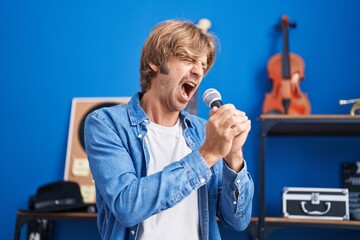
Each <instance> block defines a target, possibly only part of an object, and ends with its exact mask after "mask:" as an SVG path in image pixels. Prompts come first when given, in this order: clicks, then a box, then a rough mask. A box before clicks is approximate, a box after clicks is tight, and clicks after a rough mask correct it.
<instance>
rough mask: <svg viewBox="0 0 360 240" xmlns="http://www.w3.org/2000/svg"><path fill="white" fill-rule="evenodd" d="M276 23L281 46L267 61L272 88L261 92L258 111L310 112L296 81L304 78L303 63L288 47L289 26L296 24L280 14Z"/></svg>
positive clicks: (308, 104) (304, 95) (297, 113)
mask: <svg viewBox="0 0 360 240" xmlns="http://www.w3.org/2000/svg"><path fill="white" fill-rule="evenodd" d="M279 27H281V30H282V37H283V49H282V53H278V54H275V55H273V56H272V57H271V58H270V59H269V61H268V63H267V70H268V75H269V79H270V80H271V81H272V83H273V88H272V91H271V92H270V93H266V94H265V100H264V103H263V109H262V111H263V113H264V114H294V115H304V114H310V111H311V105H310V101H309V99H308V96H307V94H306V93H303V92H302V91H301V89H300V84H299V83H300V81H302V80H303V79H304V68H305V63H304V60H303V59H302V58H301V57H300V56H299V55H297V54H295V53H290V51H289V28H294V27H296V23H289V18H288V16H286V15H284V16H282V17H281V21H280V24H279V25H278V26H277V28H279Z"/></svg>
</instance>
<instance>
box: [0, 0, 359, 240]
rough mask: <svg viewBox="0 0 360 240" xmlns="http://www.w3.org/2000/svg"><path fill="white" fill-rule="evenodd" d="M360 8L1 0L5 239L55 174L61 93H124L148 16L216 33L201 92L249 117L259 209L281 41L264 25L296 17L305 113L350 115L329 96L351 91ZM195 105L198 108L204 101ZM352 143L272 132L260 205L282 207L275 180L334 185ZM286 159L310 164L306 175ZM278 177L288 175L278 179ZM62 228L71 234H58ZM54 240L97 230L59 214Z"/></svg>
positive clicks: (134, 75)
mask: <svg viewBox="0 0 360 240" xmlns="http://www.w3.org/2000/svg"><path fill="white" fill-rule="evenodd" d="M359 11H360V1H356V0H348V1H340V0H316V1H313V0H286V1H285V0H278V1H269V0H255V1H245V0H242V1H235V0H233V1H230V0H223V1H209V0H208V1H205V0H201V1H200V0H199V1H190V0H183V1H171V0H156V1H123V2H121V1H93V0H90V1H68V0H64V1H45V0H39V1H19V0H12V1H10V0H3V1H1V2H0V102H1V107H2V108H1V117H0V159H1V168H0V190H1V198H0V203H1V204H0V226H1V228H0V239H11V238H12V234H13V229H14V223H15V213H16V211H17V209H20V208H26V206H27V199H28V197H29V196H30V195H31V194H33V193H34V192H35V191H36V189H37V187H38V186H40V185H42V184H44V183H48V182H51V181H56V180H60V179H62V178H63V172H64V166H65V155H66V144H67V134H68V126H69V118H70V106H71V99H72V98H73V97H96V96H106V97H107V96H132V95H133V93H134V92H136V91H138V89H139V73H138V68H139V67H138V63H139V56H140V51H141V47H142V44H143V42H144V40H145V39H146V37H147V35H148V34H149V32H150V30H151V27H152V26H154V25H155V24H156V23H158V22H160V21H163V20H166V19H170V18H184V19H190V20H193V21H197V20H199V19H200V18H203V17H206V18H208V19H210V20H211V22H212V28H211V31H212V32H214V33H215V34H217V36H218V37H219V39H220V42H221V50H220V54H219V55H218V56H217V59H216V63H215V66H214V68H213V69H212V70H211V71H210V73H209V74H208V76H207V77H206V79H205V80H204V82H203V84H202V85H201V87H200V92H203V91H204V90H205V89H206V88H208V87H215V88H218V89H219V90H220V92H221V93H222V95H223V96H224V97H223V98H224V102H231V103H234V104H235V105H236V106H237V107H238V108H241V109H243V110H244V111H246V112H247V114H248V116H249V117H250V118H251V119H252V123H253V128H252V132H251V134H250V136H249V139H248V142H247V144H246V146H245V151H246V153H245V156H246V159H247V161H248V165H249V171H250V172H251V174H252V175H253V177H254V179H255V184H256V187H257V192H256V195H255V200H254V216H257V214H258V196H259V194H258V189H259V186H258V178H259V172H258V170H259V123H258V121H257V118H258V116H259V115H260V113H261V106H262V102H263V98H264V94H265V93H266V92H269V91H270V90H271V87H272V84H271V82H270V81H268V78H267V72H266V63H267V60H268V59H269V58H270V57H271V56H272V55H273V54H275V53H277V52H279V51H281V35H280V34H279V33H277V32H275V31H274V28H273V26H274V24H276V23H277V22H278V20H279V18H280V16H281V15H282V14H288V15H289V17H290V18H291V19H293V20H295V21H296V22H297V24H298V27H297V29H295V30H291V31H290V50H291V51H292V52H296V53H298V54H300V55H301V56H302V57H303V59H304V60H305V64H306V68H305V80H304V81H303V82H302V83H301V85H300V86H301V89H302V91H303V92H306V93H308V94H309V99H310V101H311V104H312V113H314V114H348V112H349V109H350V106H345V107H341V106H339V104H338V101H339V99H342V98H345V99H346V98H358V97H360V92H359V89H360V81H359V80H360V71H359V68H360V44H359V42H360V15H359V14H358V13H359ZM199 115H201V116H203V117H205V118H207V116H208V109H207V108H206V107H205V106H203V104H200V106H199ZM285 143H286V145H285ZM357 143H359V141H358V139H353V138H351V139H350V140H349V139H332V138H325V139H324V138H321V139H320V138H306V137H304V138H299V139H294V138H288V139H286V141H284V139H280V138H274V139H271V140H270V141H269V145H268V146H269V152H268V159H273V160H274V161H273V162H271V164H270V163H269V164H268V165H269V170H270V171H271V174H268V176H267V183H268V184H270V183H271V184H272V185H274V187H268V189H267V193H268V195H269V197H270V199H269V201H268V203H267V207H268V209H269V212H268V214H269V215H273V216H278V215H280V214H281V208H280V206H281V205H280V199H281V196H280V192H281V188H282V187H283V186H284V184H286V185H289V186H296V185H299V186H319V187H340V186H341V182H340V166H341V163H342V162H344V161H359V160H360V159H359V152H356V151H355V150H357V151H358V149H355V146H354V145H356V144H357ZM315 146H316V147H315ZM325 150H326V151H325ZM313 160H316V161H313ZM317 161H319V162H317ZM314 162H317V163H316V164H314ZM294 166H296V167H294ZM296 169H300V170H304V171H307V170H308V169H312V170H311V171H309V172H307V175H306V176H304V175H301V173H300V171H295V170H296ZM324 169H325V170H326V171H325V170H324ZM294 173H296V174H294ZM279 176H281V177H279ZM287 177H288V178H289V181H288V182H285V183H284V182H281V181H280V180H279V178H281V179H284V178H287ZM312 179H315V180H314V182H312ZM69 229H71V233H64V231H67V230H69ZM297 232H299V229H290V230H289V229H286V230H283V231H279V232H277V233H276V234H274V236H273V237H272V239H289V235H290V236H292V237H294V236H296V235H297ZM222 233H223V238H224V239H238V238H243V239H247V236H246V234H244V233H235V232H232V231H227V230H224V229H222ZM294 233H295V234H294ZM301 233H303V234H308V236H317V237H315V238H313V239H339V236H342V237H343V239H345V238H347V239H351V238H353V239H355V238H356V236H355V235H356V234H357V238H359V234H360V233H356V232H352V231H341V230H337V231H333V230H321V231H319V230H315V229H310V230H304V231H301ZM326 234H327V235H326ZM23 235H24V233H23ZM321 236H322V237H321ZM325 236H326V237H325ZM55 239H67V240H68V239H70V240H71V239H98V235H97V230H96V225H95V223H94V222H92V221H90V222H85V223H81V222H75V223H60V224H57V226H56V230H55ZM308 239H311V238H310V237H309V238H308Z"/></svg>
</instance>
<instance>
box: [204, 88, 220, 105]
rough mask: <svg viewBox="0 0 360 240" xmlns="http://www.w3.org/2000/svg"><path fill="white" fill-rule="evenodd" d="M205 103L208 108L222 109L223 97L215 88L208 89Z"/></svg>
mask: <svg viewBox="0 0 360 240" xmlns="http://www.w3.org/2000/svg"><path fill="white" fill-rule="evenodd" d="M202 98H203V101H204V103H205V104H206V106H208V107H210V108H213V107H221V106H222V105H223V103H222V101H221V95H220V93H219V91H218V90H216V89H215V88H209V89H207V90H206V91H205V92H204V94H203V97H202Z"/></svg>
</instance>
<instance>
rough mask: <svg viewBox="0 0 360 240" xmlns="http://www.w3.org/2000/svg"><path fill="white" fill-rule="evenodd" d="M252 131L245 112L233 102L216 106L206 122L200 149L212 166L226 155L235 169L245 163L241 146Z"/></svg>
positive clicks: (227, 160)
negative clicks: (204, 134)
mask: <svg viewBox="0 0 360 240" xmlns="http://www.w3.org/2000/svg"><path fill="white" fill-rule="evenodd" d="M249 131H250V121H249V120H248V118H247V116H246V115H245V113H244V112H241V111H239V110H237V109H236V108H235V106H234V105H232V104H225V105H223V106H222V107H221V108H217V107H214V108H212V109H211V111H210V118H209V120H208V122H207V123H206V139H205V142H204V144H203V146H201V148H200V149H199V151H200V153H201V154H202V156H203V157H204V158H205V160H206V161H207V163H208V166H209V167H211V166H212V165H214V164H215V163H216V162H217V161H218V160H220V159H222V158H224V157H225V156H226V163H227V164H228V166H229V167H230V168H232V169H233V170H234V171H240V170H241V168H242V165H243V159H242V151H241V148H242V146H243V145H244V143H245V141H246V138H247V135H248V133H249Z"/></svg>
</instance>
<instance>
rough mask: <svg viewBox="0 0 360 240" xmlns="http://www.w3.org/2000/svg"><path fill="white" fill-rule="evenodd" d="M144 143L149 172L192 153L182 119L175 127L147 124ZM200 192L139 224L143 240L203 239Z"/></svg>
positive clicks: (153, 171)
mask: <svg viewBox="0 0 360 240" xmlns="http://www.w3.org/2000/svg"><path fill="white" fill-rule="evenodd" d="M145 142H146V144H147V146H148V149H149V153H150V162H149V168H148V172H147V174H148V175H151V174H154V173H157V172H159V171H162V170H163V168H164V167H166V166H167V165H169V164H170V163H172V162H174V161H178V160H180V159H182V158H183V157H184V156H186V155H187V154H189V153H190V152H191V149H190V148H189V146H188V145H187V144H186V142H185V139H184V136H183V128H182V126H181V123H180V120H179V121H178V122H177V123H176V124H175V125H174V126H173V127H164V126H161V125H158V124H155V123H153V122H150V124H149V126H148V132H147V135H146V137H145ZM199 229H200V227H199V211H198V196H197V191H193V192H192V193H191V194H190V195H189V196H188V197H186V198H185V199H183V200H182V201H181V202H180V203H178V204H177V205H175V206H174V207H172V208H169V209H167V210H165V211H162V212H160V213H158V214H155V215H153V216H151V217H149V218H148V219H146V220H144V221H143V222H142V223H141V224H140V225H139V231H138V237H137V239H140V240H196V239H200V231H199Z"/></svg>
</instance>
